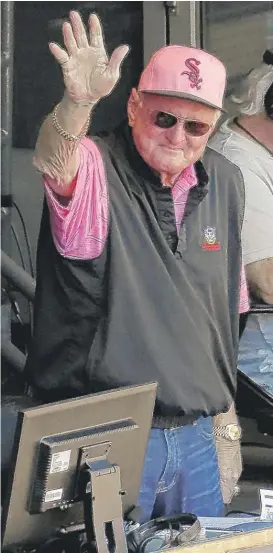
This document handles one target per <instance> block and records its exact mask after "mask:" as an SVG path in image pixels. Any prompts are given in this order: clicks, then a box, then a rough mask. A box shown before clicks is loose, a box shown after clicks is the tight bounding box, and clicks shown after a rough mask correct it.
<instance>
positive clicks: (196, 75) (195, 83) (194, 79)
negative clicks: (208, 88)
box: [181, 58, 203, 90]
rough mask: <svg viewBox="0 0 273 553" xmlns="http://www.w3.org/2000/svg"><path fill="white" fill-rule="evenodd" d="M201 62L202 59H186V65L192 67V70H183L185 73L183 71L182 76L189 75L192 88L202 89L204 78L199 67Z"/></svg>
mask: <svg viewBox="0 0 273 553" xmlns="http://www.w3.org/2000/svg"><path fill="white" fill-rule="evenodd" d="M200 63H201V61H199V60H196V59H195V58H188V59H186V60H185V66H186V67H187V68H188V69H190V71H183V73H181V76H182V75H188V77H189V80H190V83H191V84H190V86H191V88H197V90H200V88H201V83H202V82H203V79H202V78H200V69H199V68H198V65H200Z"/></svg>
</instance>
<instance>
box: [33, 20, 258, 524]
mask: <svg viewBox="0 0 273 553" xmlns="http://www.w3.org/2000/svg"><path fill="white" fill-rule="evenodd" d="M89 30H90V37H87V34H86V31H85V28H84V26H83V23H82V21H81V18H80V16H79V14H77V13H76V12H72V13H71V14H70V23H69V22H67V23H65V24H64V26H63V36H64V44H65V47H66V50H64V49H62V48H60V47H59V46H58V45H56V44H50V50H51V52H52V54H53V55H54V57H55V58H56V60H57V61H58V62H59V64H60V65H61V68H62V71H63V76H64V84H65V94H64V98H63V99H62V101H61V102H60V103H59V104H58V106H57V107H56V108H55V109H54V111H53V113H52V114H50V115H49V116H48V117H47V119H46V120H45V122H44V124H43V125H42V128H41V131H40V135H39V138H38V142H37V147H36V153H35V165H36V167H37V168H38V169H39V171H41V173H43V175H44V183H45V191H46V200H47V201H46V203H45V207H44V213H43V219H42V227H41V233H40V239H39V246H38V261H37V263H38V278H37V293H36V309H35V328H34V338H33V342H32V347H31V350H30V353H29V358H28V363H27V372H28V375H29V378H30V380H31V381H32V383H33V386H34V388H35V389H36V392H37V394H38V395H39V396H40V397H42V398H43V399H45V400H54V399H57V400H58V399H61V398H67V397H72V396H75V395H81V394H87V393H92V392H98V391H101V390H106V389H111V388H115V387H120V386H123V385H137V384H140V383H143V382H147V381H153V380H156V381H157V382H158V384H159V388H158V396H157V400H156V406H155V412H154V418H153V424H152V430H151V436H150V441H149V444H148V449H147V455H146V460H145V464H144V472H143V481H142V486H141V491H140V498H139V502H140V505H141V507H142V509H143V520H148V519H149V518H150V517H151V516H155V515H163V514H166V515H169V514H173V513H179V512H182V511H189V512H194V513H196V514H197V515H207V516H213V515H220V514H221V513H222V510H223V498H222V494H221V489H220V481H219V471H218V463H217V455H216V449H215V441H214V436H213V425H212V418H211V417H212V416H214V415H218V414H219V415H218V416H219V417H221V415H220V413H224V412H228V411H229V410H230V407H231V405H232V402H233V398H234V394H235V388H236V353H237V346H238V321H239V309H240V310H241V311H243V310H245V309H247V307H248V300H247V292H246V286H245V280H244V278H242V275H243V273H242V272H241V247H240V234H241V221H242V213H243V193H242V188H241V178H240V172H239V170H238V169H237V168H236V167H235V166H233V165H232V164H231V163H230V162H228V161H227V160H226V159H224V158H222V156H221V155H219V154H217V153H214V152H211V153H210V155H209V156H208V155H207V154H204V150H205V147H206V144H207V141H208V138H209V136H210V135H211V133H212V131H213V129H214V127H215V124H216V121H217V119H218V117H219V115H220V113H221V110H222V100H223V94H224V90H225V81H226V75H225V69H224V66H223V65H222V63H221V62H220V61H219V60H217V59H216V58H215V57H213V56H211V55H210V54H208V53H206V52H203V51H201V50H197V49H195V48H186V47H184V46H169V47H166V48H162V49H161V50H159V51H158V52H157V53H156V54H155V55H154V56H153V57H152V59H151V61H150V63H149V64H148V66H147V67H146V69H144V71H143V73H142V75H141V78H140V82H139V86H138V89H137V90H135V89H134V90H132V93H131V96H130V99H129V102H128V122H129V125H128V123H127V122H126V124H123V125H121V127H120V128H119V129H117V130H116V131H115V132H113V133H111V134H108V135H107V134H105V135H104V136H101V137H92V139H90V138H87V137H85V135H86V132H87V130H88V128H89V121H90V117H92V112H93V110H94V106H95V105H96V104H97V103H98V102H99V101H100V100H101V99H102V98H103V97H105V96H107V95H108V94H110V93H111V91H112V89H113V88H114V86H115V84H116V83H117V81H118V79H119V68H120V65H121V61H122V59H123V58H124V57H125V56H126V54H127V52H128V47H127V46H120V47H119V48H117V50H115V51H114V53H113V54H112V57H111V59H110V60H108V58H107V55H106V53H105V49H104V44H103V38H102V31H101V27H100V23H99V20H98V18H97V17H96V16H95V15H92V16H90V19H89ZM200 158H202V162H201V161H199V160H200ZM218 166H219V170H221V175H223V174H224V177H223V178H222V179H221V181H220V180H219V179H218ZM240 287H241V288H240ZM240 289H241V292H240ZM236 429H237V430H238V428H237V427H235V428H234V425H232V424H231V425H227V427H222V426H221V427H220V429H219V427H217V428H216V432H217V431H218V433H219V435H221V436H222V435H223V434H224V435H226V436H227V439H228V440H230V441H232V440H233V439H235V440H236V439H238V432H237V433H236Z"/></svg>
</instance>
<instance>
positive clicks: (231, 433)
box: [226, 424, 241, 441]
mask: <svg viewBox="0 0 273 553" xmlns="http://www.w3.org/2000/svg"><path fill="white" fill-rule="evenodd" d="M226 430H227V433H228V437H229V439H230V440H232V441H236V440H239V439H240V437H241V430H240V427H239V426H237V424H228V425H227V427H226Z"/></svg>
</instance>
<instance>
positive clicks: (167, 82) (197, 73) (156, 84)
mask: <svg viewBox="0 0 273 553" xmlns="http://www.w3.org/2000/svg"><path fill="white" fill-rule="evenodd" d="M225 88H226V69H225V67H224V65H223V64H222V62H221V61H220V60H218V59H217V58H215V57H214V56H212V54H209V53H208V52H205V51H204V50H199V49H198V48H193V47H188V46H165V47H164V48H161V49H160V50H158V51H157V52H156V53H155V54H154V55H153V56H152V58H151V60H150V61H149V63H148V65H147V66H146V68H145V69H144V71H143V72H142V74H141V77H140V81H139V86H138V90H139V91H140V92H147V93H150V94H158V95H163V96H173V97H176V98H186V99H188V100H193V101H194V102H198V103H200V104H205V105H206V106H210V107H212V108H216V109H220V110H221V111H224V109H223V99H224V94H225Z"/></svg>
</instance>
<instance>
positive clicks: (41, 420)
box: [2, 383, 157, 553]
mask: <svg viewBox="0 0 273 553" xmlns="http://www.w3.org/2000/svg"><path fill="white" fill-rule="evenodd" d="M156 387H157V385H156V383H150V384H144V385H141V386H136V387H127V388H121V389H116V390H112V391H108V392H103V393H98V394H92V395H88V396H84V397H81V398H75V399H70V400H68V401H61V402H59V403H51V404H47V405H41V406H38V407H33V408H29V409H24V410H22V411H20V412H19V413H18V420H17V427H16V433H15V438H14V445H13V452H12V459H11V465H10V475H9V482H8V485H7V495H6V497H5V499H4V505H3V517H2V547H3V549H5V548H7V546H20V547H23V548H25V547H26V546H31V547H33V548H35V547H37V546H38V545H39V544H41V543H43V542H46V541H47V540H49V539H51V538H53V537H54V536H69V535H70V534H71V535H72V533H75V532H79V531H81V530H84V528H85V529H86V533H87V538H88V541H91V540H92V538H93V539H94V538H95V541H96V545H97V550H98V551H106V543H108V542H107V539H106V537H105V525H106V523H109V522H110V523H112V526H111V528H112V533H113V536H114V541H115V543H116V547H117V551H118V553H123V551H126V541H125V534H124V530H123V518H124V517H125V518H126V514H127V513H128V512H129V511H130V510H131V509H133V508H134V507H135V506H137V501H138V494H139V488H140V484H141V475H142V466H143V461H144V456H145V451H146V446H147V441H148V438H149V432H150V428H151V421H152V415H153V409H154V402H155V396H156ZM92 521H93V523H92ZM84 525H85V526H84ZM108 526H109V524H108Z"/></svg>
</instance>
